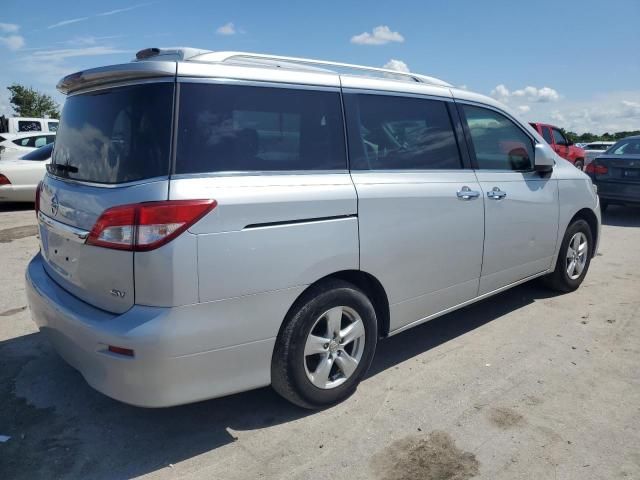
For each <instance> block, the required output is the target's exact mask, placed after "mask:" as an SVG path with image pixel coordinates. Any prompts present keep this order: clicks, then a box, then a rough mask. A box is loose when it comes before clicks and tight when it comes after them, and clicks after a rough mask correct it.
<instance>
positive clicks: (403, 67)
mask: <svg viewBox="0 0 640 480" xmlns="http://www.w3.org/2000/svg"><path fill="white" fill-rule="evenodd" d="M382 68H387V69H389V70H395V71H396V72H409V71H410V70H409V67H408V65H407V64H406V63H404V62H403V61H402V60H396V59H395V58H392V59H391V60H389V61H388V62H387V63H385V64H384V65H383V66H382Z"/></svg>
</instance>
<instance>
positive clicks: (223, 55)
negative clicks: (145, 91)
mask: <svg viewBox="0 0 640 480" xmlns="http://www.w3.org/2000/svg"><path fill="white" fill-rule="evenodd" d="M168 57H169V58H171V57H172V58H173V59H175V60H178V61H190V62H203V63H226V64H232V65H250V66H263V67H270V68H283V69H290V70H312V71H324V72H332V73H347V74H351V75H354V74H355V75H363V74H364V75H367V74H368V75H378V76H383V77H385V78H391V79H395V80H404V81H412V82H418V83H425V84H430V85H438V86H442V87H451V84H449V83H447V82H445V81H444V80H440V79H439V78H435V77H430V76H427V75H420V74H417V73H412V72H400V71H397V70H391V69H386V68H376V67H368V66H364V65H354V64H350V63H340V62H330V61H326V60H313V59H309V58H299V57H284V56H279V55H265V54H260V53H248V52H215V51H207V50H198V49H193V48H167V49H164V48H147V49H144V50H140V51H139V52H138V53H137V54H136V60H153V59H167V60H168V59H169V58H168ZM353 72H360V73H353Z"/></svg>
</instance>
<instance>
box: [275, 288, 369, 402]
mask: <svg viewBox="0 0 640 480" xmlns="http://www.w3.org/2000/svg"><path fill="white" fill-rule="evenodd" d="M338 309H340V310H338ZM358 321H359V322H361V323H360V324H358ZM330 322H331V323H330ZM337 324H339V325H340V327H339V328H332V327H331V325H333V326H334V327H335V325H337ZM351 325H354V326H353V327H350V326H351ZM349 327H350V331H351V333H349ZM338 330H339V332H340V334H341V335H337V336H336V337H334V338H330V337H329V331H333V332H336V331H338ZM360 333H361V334H362V336H360V337H357V338H356V337H355V335H357V334H360ZM341 336H344V338H343V339H342V341H340V337H341ZM351 337H353V338H355V340H354V339H353V338H351ZM319 339H325V340H330V341H331V343H329V342H327V341H324V340H323V341H322V342H320V341H319ZM377 341H378V327H377V319H376V312H375V309H374V308H373V305H372V304H371V301H370V300H369V298H368V297H367V296H366V295H365V294H364V293H363V292H362V291H361V290H360V289H358V288H357V287H356V286H354V285H352V284H351V283H348V282H345V281H342V280H330V281H327V282H323V283H322V284H319V285H317V286H314V287H311V288H310V289H309V290H308V291H307V292H305V293H304V294H303V295H302V296H301V297H300V299H299V300H298V301H296V303H295V304H294V305H293V307H292V308H291V310H290V311H289V314H288V315H287V318H286V319H285V321H284V324H283V326H282V328H281V329H280V333H279V334H278V338H277V340H276V345H275V348H274V352H273V357H272V360H271V386H272V387H273V388H274V390H275V391H276V392H278V393H279V394H280V395H282V396H283V397H284V398H286V399H287V400H289V401H290V402H292V403H294V404H296V405H298V406H300V407H303V408H308V409H318V408H324V407H327V406H329V405H332V404H334V403H337V402H340V401H342V400H344V399H345V398H347V397H348V396H350V395H351V394H352V393H353V392H354V391H355V389H356V387H357V386H358V384H359V383H360V381H361V380H362V378H363V377H364V375H365V374H366V372H367V370H368V369H369V366H370V365H371V361H372V360H373V356H374V353H375V350H376V344H377ZM308 342H309V343H308ZM312 351H317V352H319V353H311V352H312ZM354 359H357V364H354V363H353V360H354ZM356 365H357V366H356ZM325 372H326V376H325V375H324V373H325ZM325 378H326V381H325Z"/></svg>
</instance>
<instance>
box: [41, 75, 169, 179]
mask: <svg viewBox="0 0 640 480" xmlns="http://www.w3.org/2000/svg"><path fill="white" fill-rule="evenodd" d="M172 107H173V84H171V83H152V84H143V85H136V86H132V87H121V88H114V89H110V90H100V91H96V92H92V93H86V94H82V95H75V96H71V97H69V98H68V99H67V101H66V102H65V104H64V109H63V110H62V119H61V121H60V126H59V128H58V133H57V140H56V148H55V149H54V151H53V160H52V164H53V165H60V166H61V168H55V166H54V167H52V171H54V172H55V173H56V174H57V175H60V176H68V177H69V178H73V179H76V180H84V181H90V182H97V183H121V182H130V181H134V180H140V179H144V178H152V177H158V176H165V175H167V174H168V172H169V146H170V140H171V112H172ZM51 137H52V138H56V137H55V135H51Z"/></svg>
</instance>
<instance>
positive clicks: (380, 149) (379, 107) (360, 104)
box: [345, 94, 462, 170]
mask: <svg viewBox="0 0 640 480" xmlns="http://www.w3.org/2000/svg"><path fill="white" fill-rule="evenodd" d="M345 105H346V107H347V118H348V132H349V154H350V159H351V168H352V169H355V170H369V169H381V170H389V169H391V170H396V169H411V170H424V169H458V168H462V163H461V160H460V152H459V150H458V144H457V142H456V137H455V134H454V132H453V128H452V126H451V119H450V118H449V112H448V110H447V106H446V104H445V103H444V102H441V101H438V100H426V99H420V98H413V97H399V96H391V95H367V94H348V95H345Z"/></svg>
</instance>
